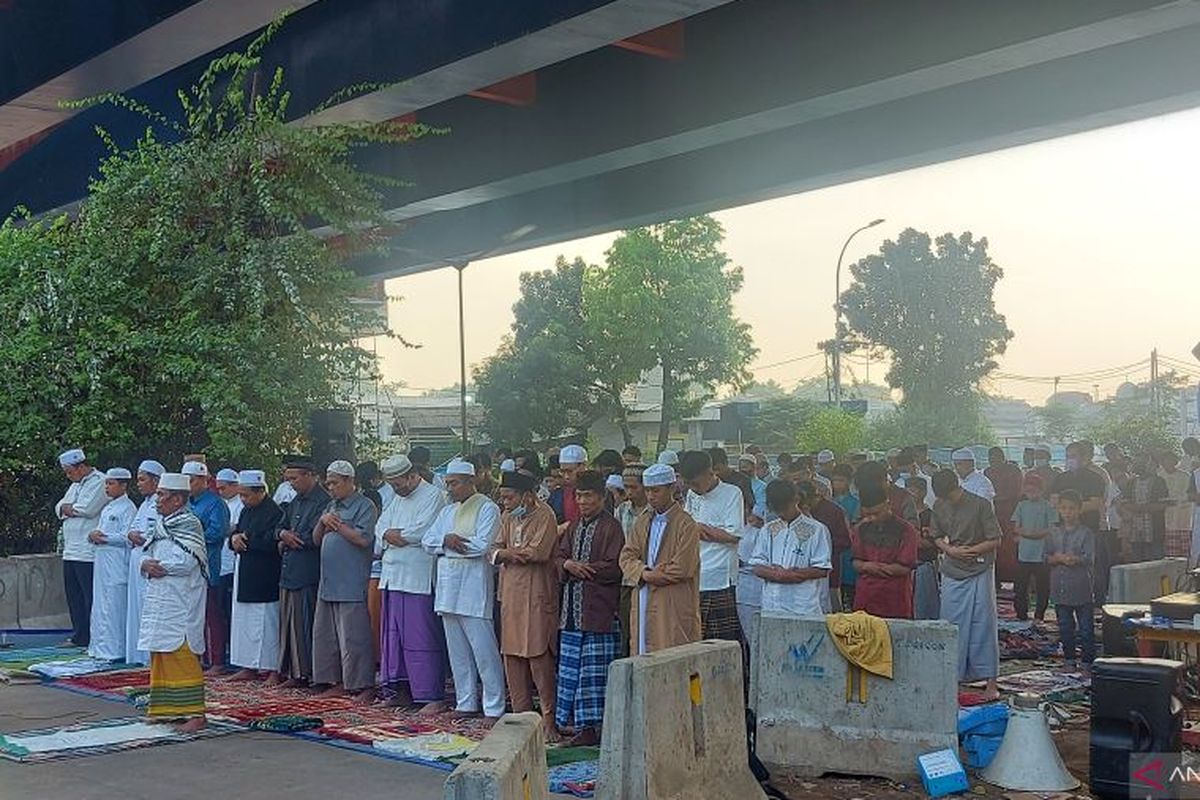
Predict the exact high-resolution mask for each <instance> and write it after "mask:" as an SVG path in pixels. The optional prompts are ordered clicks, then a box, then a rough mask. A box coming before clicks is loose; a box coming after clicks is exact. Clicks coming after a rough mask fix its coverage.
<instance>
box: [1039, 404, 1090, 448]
mask: <svg viewBox="0 0 1200 800" xmlns="http://www.w3.org/2000/svg"><path fill="white" fill-rule="evenodd" d="M1033 414H1034V416H1035V417H1036V418H1037V421H1038V434H1039V436H1041V438H1043V439H1045V440H1047V441H1051V442H1071V441H1073V440H1075V439H1077V438H1078V437H1079V434H1080V432H1081V431H1082V429H1083V426H1084V420H1083V415H1082V414H1080V411H1079V407H1078V406H1076V405H1073V404H1071V403H1061V402H1054V401H1051V402H1048V403H1046V405H1044V406H1042V407H1041V408H1035V409H1034V410H1033Z"/></svg>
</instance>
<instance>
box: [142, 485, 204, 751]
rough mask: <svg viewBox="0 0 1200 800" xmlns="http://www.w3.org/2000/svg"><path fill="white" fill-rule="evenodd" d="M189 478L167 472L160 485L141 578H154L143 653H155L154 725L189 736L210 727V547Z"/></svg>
mask: <svg viewBox="0 0 1200 800" xmlns="http://www.w3.org/2000/svg"><path fill="white" fill-rule="evenodd" d="M190 495H191V481H190V478H189V476H187V475H182V474H180V473H172V472H168V473H166V474H164V475H163V476H162V478H161V479H160V480H159V483H158V493H157V507H158V512H159V518H158V520H157V521H156V522H155V526H154V530H153V531H152V532H150V533H148V534H147V536H148V540H147V542H146V546H145V552H144V557H143V558H142V560H141V563H140V567H139V568H140V569H141V571H142V574H143V575H145V576H146V578H147V579H149V583H148V585H147V587H146V603H145V607H144V609H143V613H142V624H141V629H140V631H139V634H138V649H140V650H146V651H148V652H149V653H150V705H149V707H148V708H147V714H148V715H149V717H150V719H151V721H162V722H172V721H178V722H182V725H181V730H182V731H184V732H192V731H197V730H200V729H202V728H204V727H205V725H206V724H207V722H206V720H205V704H204V673H203V671H202V669H201V666H200V659H199V656H200V655H201V654H202V653H203V652H204V613H205V606H206V605H207V587H208V549H209V548H208V543H207V542H206V541H205V538H204V527H203V526H202V525H201V524H200V520H199V519H198V518H197V517H196V515H195V514H193V513H192V512H191V510H190V507H189V503H188V501H189V497H190Z"/></svg>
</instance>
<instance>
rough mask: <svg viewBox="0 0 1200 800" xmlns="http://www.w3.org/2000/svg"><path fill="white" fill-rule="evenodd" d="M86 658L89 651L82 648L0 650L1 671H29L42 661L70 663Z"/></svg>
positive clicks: (18, 648) (17, 648)
mask: <svg viewBox="0 0 1200 800" xmlns="http://www.w3.org/2000/svg"><path fill="white" fill-rule="evenodd" d="M86 657H87V650H86V649H85V648H82V647H16V648H11V649H3V650H0V669H4V670H9V671H16V670H27V669H29V667H30V666H31V665H33V664H37V663H39V662H42V661H69V660H71V659H76V658H86Z"/></svg>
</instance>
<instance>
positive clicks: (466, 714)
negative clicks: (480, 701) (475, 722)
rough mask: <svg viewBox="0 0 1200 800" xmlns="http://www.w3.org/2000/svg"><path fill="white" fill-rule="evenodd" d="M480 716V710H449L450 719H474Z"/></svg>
mask: <svg viewBox="0 0 1200 800" xmlns="http://www.w3.org/2000/svg"><path fill="white" fill-rule="evenodd" d="M482 716H483V712H482V711H451V712H450V719H475V718H476V717H482Z"/></svg>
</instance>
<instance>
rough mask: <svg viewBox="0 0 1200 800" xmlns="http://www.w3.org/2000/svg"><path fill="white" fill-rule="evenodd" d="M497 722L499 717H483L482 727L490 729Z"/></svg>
mask: <svg viewBox="0 0 1200 800" xmlns="http://www.w3.org/2000/svg"><path fill="white" fill-rule="evenodd" d="M499 721H500V718H499V717H484V718H483V727H485V728H490V727H492V726H493V725H495V724H496V723H497V722H499Z"/></svg>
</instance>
